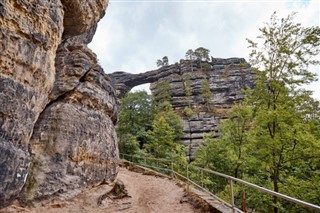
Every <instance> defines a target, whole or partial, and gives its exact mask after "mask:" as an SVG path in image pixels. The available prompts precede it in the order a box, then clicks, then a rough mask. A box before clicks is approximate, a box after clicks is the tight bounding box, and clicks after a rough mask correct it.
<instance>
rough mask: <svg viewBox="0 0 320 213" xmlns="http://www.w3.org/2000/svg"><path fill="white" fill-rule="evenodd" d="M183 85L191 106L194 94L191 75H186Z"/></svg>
mask: <svg viewBox="0 0 320 213" xmlns="http://www.w3.org/2000/svg"><path fill="white" fill-rule="evenodd" d="M183 87H184V92H185V94H186V100H187V102H188V106H189V107H191V106H190V105H191V101H192V100H191V98H192V97H191V96H192V87H191V80H190V75H186V76H185V78H184V79H183Z"/></svg>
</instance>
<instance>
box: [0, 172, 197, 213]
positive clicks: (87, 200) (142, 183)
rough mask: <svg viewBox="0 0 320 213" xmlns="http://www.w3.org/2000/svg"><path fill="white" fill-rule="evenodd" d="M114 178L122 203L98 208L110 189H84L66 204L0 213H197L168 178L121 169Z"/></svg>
mask: <svg viewBox="0 0 320 213" xmlns="http://www.w3.org/2000/svg"><path fill="white" fill-rule="evenodd" d="M118 178H119V179H120V180H121V181H122V182H123V183H124V185H125V187H126V189H127V191H128V197H124V198H122V199H110V198H106V199H104V200H103V201H102V203H101V205H98V204H97V200H98V198H99V197H100V196H101V195H102V194H104V193H106V192H107V191H109V190H111V186H108V185H101V186H98V187H95V188H91V189H86V190H84V191H83V192H82V193H81V194H79V195H78V196H76V197H75V198H73V199H71V200H68V201H63V202H62V201H52V202H51V203H47V204H40V203H38V204H36V206H35V207H34V208H22V207H18V206H17V205H14V204H13V205H11V206H9V207H7V208H5V209H2V210H0V213H16V212H21V213H27V212H28V213H58V212H59V213H60V212H63V213H64V212H68V213H69V212H70V213H106V212H108V213H109V212H110V213H111V212H120V213H121V212H125V213H149V212H158V213H160V212H161V213H170V212H172V213H179V212H182V213H189V212H190V213H191V212H200V210H198V209H195V208H194V207H193V206H192V205H191V204H190V203H188V202H187V199H186V197H185V192H184V190H183V188H181V187H179V186H177V184H176V183H175V182H174V181H172V180H169V179H168V178H163V177H155V176H150V175H143V174H141V173H137V172H132V171H129V170H127V169H126V168H123V167H121V168H120V171H119V175H118Z"/></svg>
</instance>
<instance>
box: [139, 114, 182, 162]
mask: <svg viewBox="0 0 320 213" xmlns="http://www.w3.org/2000/svg"><path fill="white" fill-rule="evenodd" d="M147 136H148V143H147V144H145V148H146V150H147V152H148V153H151V154H152V155H153V156H154V157H156V158H168V159H176V158H180V157H181V156H183V149H182V145H181V144H179V143H176V142H175V141H174V139H175V130H174V128H173V127H172V126H171V125H170V124H169V123H168V122H167V120H166V119H165V117H163V116H160V117H158V119H155V120H154V121H153V124H152V130H149V131H148V133H147Z"/></svg>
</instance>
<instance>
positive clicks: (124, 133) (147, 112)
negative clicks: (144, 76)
mask: <svg viewBox="0 0 320 213" xmlns="http://www.w3.org/2000/svg"><path fill="white" fill-rule="evenodd" d="M120 104H121V111H120V114H119V120H118V128H117V134H118V137H119V148H120V152H124V153H132V152H135V151H137V150H136V142H135V141H134V140H133V138H132V137H135V138H136V140H137V141H138V142H139V143H140V147H142V145H143V144H144V143H145V142H146V132H147V130H149V129H151V126H152V120H153V117H154V113H155V106H154V104H153V99H152V96H150V95H148V94H147V93H146V92H145V91H139V92H133V93H128V94H127V95H126V96H125V97H124V98H122V99H121V101H120ZM127 143H129V144H127ZM129 148H130V149H129ZM131 148H132V149H133V150H131Z"/></svg>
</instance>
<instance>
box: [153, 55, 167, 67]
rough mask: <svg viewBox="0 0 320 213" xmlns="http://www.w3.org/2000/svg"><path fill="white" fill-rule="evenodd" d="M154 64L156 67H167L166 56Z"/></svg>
mask: <svg viewBox="0 0 320 213" xmlns="http://www.w3.org/2000/svg"><path fill="white" fill-rule="evenodd" d="M156 64H157V67H163V66H168V65H169V59H168V56H164V57H163V58H162V60H161V59H158V60H157V62H156Z"/></svg>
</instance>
